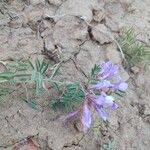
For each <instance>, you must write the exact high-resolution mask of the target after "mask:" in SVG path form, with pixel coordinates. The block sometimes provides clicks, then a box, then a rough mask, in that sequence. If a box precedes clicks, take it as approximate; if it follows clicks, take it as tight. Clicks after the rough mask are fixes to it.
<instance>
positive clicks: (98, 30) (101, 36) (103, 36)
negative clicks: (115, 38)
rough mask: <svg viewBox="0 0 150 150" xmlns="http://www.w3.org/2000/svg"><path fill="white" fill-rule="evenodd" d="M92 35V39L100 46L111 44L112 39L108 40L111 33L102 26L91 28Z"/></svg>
mask: <svg viewBox="0 0 150 150" xmlns="http://www.w3.org/2000/svg"><path fill="white" fill-rule="evenodd" d="M92 35H93V37H94V39H95V40H96V41H98V42H99V43H100V44H107V43H111V42H112V39H111V38H110V36H111V33H110V31H108V29H107V27H106V26H105V25H104V24H98V25H97V26H95V27H94V28H92Z"/></svg>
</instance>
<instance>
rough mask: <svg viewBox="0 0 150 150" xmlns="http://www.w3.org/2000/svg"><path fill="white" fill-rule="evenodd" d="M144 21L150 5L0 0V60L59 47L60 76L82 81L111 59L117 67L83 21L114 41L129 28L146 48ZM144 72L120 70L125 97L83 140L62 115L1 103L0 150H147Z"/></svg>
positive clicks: (10, 100)
mask: <svg viewBox="0 0 150 150" xmlns="http://www.w3.org/2000/svg"><path fill="white" fill-rule="evenodd" d="M149 17H150V0H142V1H141V0H0V60H9V59H11V58H13V59H14V58H22V57H25V58H28V57H31V56H33V55H37V54H41V52H42V51H44V52H46V54H47V55H48V53H50V52H51V51H54V50H55V49H60V50H62V51H63V53H64V56H65V63H63V65H62V69H61V73H62V78H64V79H67V80H71V81H75V80H77V81H84V80H85V79H86V76H85V74H86V73H88V72H89V70H90V69H91V67H92V66H93V65H94V64H95V63H97V62H102V61H103V60H105V59H111V60H112V61H113V62H114V63H118V64H119V65H120V67H121V57H120V53H119V52H118V51H117V50H116V46H115V45H114V43H113V41H112V40H111V39H110V38H108V37H106V36H105V34H103V33H101V32H98V31H96V29H95V28H92V27H90V26H88V24H87V22H88V23H90V24H92V25H93V26H96V27H97V28H98V29H99V30H101V31H102V32H104V33H106V34H108V35H110V36H115V37H116V36H117V35H118V34H119V32H120V31H121V29H122V28H123V27H133V28H134V29H135V30H136V31H137V33H140V34H139V36H138V38H139V40H141V41H143V42H144V43H146V44H148V45H149V44H150V18H149ZM81 18H84V19H85V21H83V20H82V19H81ZM149 73H150V68H149V67H147V68H144V69H143V67H139V68H138V70H137V71H136V70H135V69H134V73H132V74H129V73H127V72H126V71H125V70H124V69H123V68H122V67H121V74H122V76H123V77H124V79H125V80H126V81H128V83H129V89H128V91H127V95H126V97H125V98H123V99H122V100H119V99H118V103H119V106H120V108H119V109H118V110H116V111H114V112H111V113H110V118H109V126H104V125H103V126H101V129H100V131H99V132H98V131H97V132H96V135H94V133H95V130H96V129H95V130H94V131H93V130H90V131H89V132H88V133H87V134H85V135H84V134H83V133H81V132H77V131H76V129H75V128H74V126H73V125H72V124H68V125H64V124H63V123H62V122H61V120H60V118H61V117H62V115H61V113H60V112H54V111H53V110H51V109H50V108H49V109H46V110H44V111H42V112H40V111H37V110H34V109H32V108H30V107H29V106H27V105H26V103H24V102H23V101H20V100H19V99H18V98H16V96H15V94H14V95H13V94H11V95H9V96H8V97H7V99H6V100H5V103H4V104H3V105H1V106H0V119H1V120H0V150H5V149H6V150H12V149H13V150H19V147H21V148H20V150H24V149H27V147H28V150H36V149H37V146H38V149H41V150H100V149H102V148H100V144H101V145H103V144H104V143H108V141H111V140H113V145H112V150H149V149H150V98H149V97H150V80H149V79H148V76H149ZM96 136H98V137H99V138H97V140H96ZM14 146H16V147H14Z"/></svg>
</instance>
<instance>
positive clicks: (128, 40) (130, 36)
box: [118, 28, 150, 68]
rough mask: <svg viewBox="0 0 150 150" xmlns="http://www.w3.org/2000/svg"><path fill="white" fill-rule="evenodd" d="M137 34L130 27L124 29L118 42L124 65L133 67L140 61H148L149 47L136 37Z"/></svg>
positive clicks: (149, 57) (149, 56)
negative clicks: (124, 60)
mask: <svg viewBox="0 0 150 150" xmlns="http://www.w3.org/2000/svg"><path fill="white" fill-rule="evenodd" d="M137 36H138V34H136V33H135V32H134V30H133V29H132V28H130V29H124V30H123V32H122V34H121V36H120V38H119V39H118V42H119V44H120V46H121V48H122V51H123V53H124V56H125V59H126V60H127V62H126V63H127V64H126V65H127V66H126V67H129V68H130V67H133V66H135V65H138V64H139V63H141V62H144V63H148V64H149V63H150V47H148V46H147V45H146V44H144V43H142V42H140V41H139V40H138V39H137Z"/></svg>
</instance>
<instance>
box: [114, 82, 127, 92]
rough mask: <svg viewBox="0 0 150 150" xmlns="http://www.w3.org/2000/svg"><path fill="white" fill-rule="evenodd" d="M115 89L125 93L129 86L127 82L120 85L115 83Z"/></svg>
mask: <svg viewBox="0 0 150 150" xmlns="http://www.w3.org/2000/svg"><path fill="white" fill-rule="evenodd" d="M113 88H114V89H117V90H121V91H125V90H126V89H127V88H128V84H127V83H126V82H122V81H120V82H118V83H115V84H114V86H113Z"/></svg>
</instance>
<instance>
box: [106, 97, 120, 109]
mask: <svg viewBox="0 0 150 150" xmlns="http://www.w3.org/2000/svg"><path fill="white" fill-rule="evenodd" d="M105 104H107V105H108V106H109V107H110V108H111V109H116V108H118V105H117V104H116V103H115V102H114V97H113V96H106V97H105Z"/></svg>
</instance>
